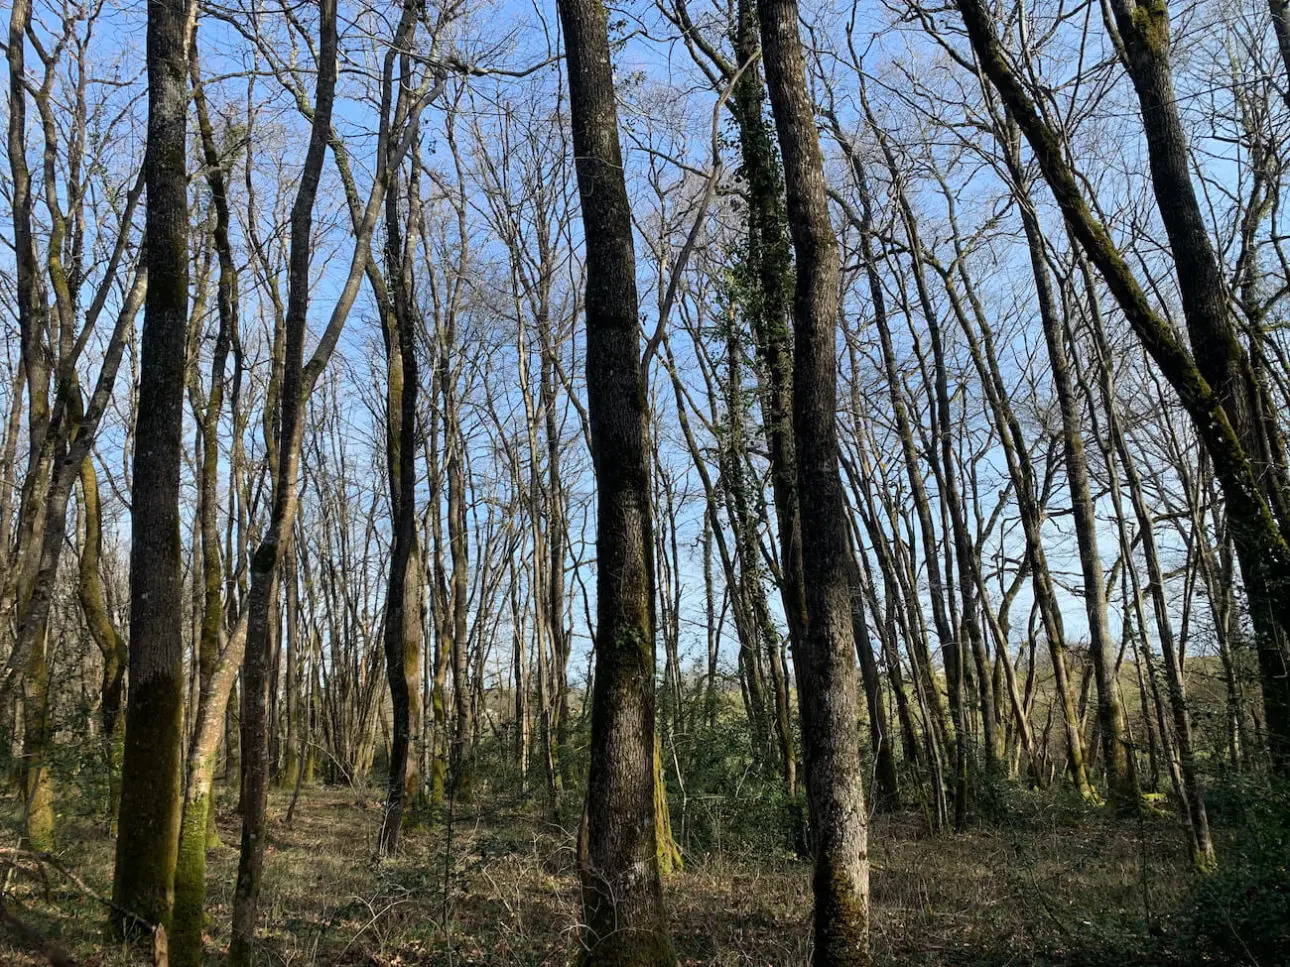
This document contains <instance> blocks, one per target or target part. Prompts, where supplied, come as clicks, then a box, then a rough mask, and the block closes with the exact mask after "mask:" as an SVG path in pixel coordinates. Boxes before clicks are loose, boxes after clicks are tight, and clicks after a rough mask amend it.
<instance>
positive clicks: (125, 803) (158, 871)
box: [112, 0, 190, 934]
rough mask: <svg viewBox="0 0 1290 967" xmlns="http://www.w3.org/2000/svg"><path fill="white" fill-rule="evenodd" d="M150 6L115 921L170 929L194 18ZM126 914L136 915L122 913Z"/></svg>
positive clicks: (178, 793) (178, 726)
mask: <svg viewBox="0 0 1290 967" xmlns="http://www.w3.org/2000/svg"><path fill="white" fill-rule="evenodd" d="M189 7H190V5H189V4H188V3H187V2H185V0H149V4H148V35H147V48H148V50H147V60H148V148H147V156H146V159H145V162H144V163H145V167H146V175H145V177H146V184H147V197H148V214H147V223H146V227H145V229H144V246H143V259H144V265H145V266H146V268H147V272H148V279H149V282H148V293H147V298H146V302H145V305H144V321H143V350H142V358H141V363H140V385H139V409H138V419H137V421H136V424H135V441H134V443H135V445H134V481H133V500H134V504H133V507H132V514H131V525H130V660H129V665H130V672H129V674H130V690H129V701H128V704H127V705H126V721H125V751H124V757H123V763H122V769H121V808H120V819H119V832H118V834H117V841H116V871H115V875H114V878H113V883H112V901H113V903H114V905H115V909H114V912H113V918H112V919H113V922H114V924H115V928H116V930H117V932H118V933H124V934H129V933H133V932H134V928H135V927H136V925H135V924H134V923H132V922H131V919H130V918H131V917H132V916H137V917H140V918H142V919H143V920H145V921H147V922H148V923H150V924H167V925H168V924H169V922H170V914H171V905H172V903H173V902H174V877H175V861H176V858H177V854H178V849H179V821H180V805H181V801H182V799H181V797H182V793H183V778H182V771H181V769H182V749H181V744H182V741H183V714H184V708H183V703H184V656H183V636H182V626H181V622H182V620H183V611H184V608H183V602H182V601H181V598H180V595H181V580H182V575H183V563H182V561H181V557H180V540H179V463H180V455H181V452H182V450H183V442H182V440H181V432H182V428H183V402H184V376H185V363H186V359H187V353H186V351H185V347H186V343H187V338H188V177H187V172H186V169H185V162H186V160H187V138H186V133H187V117H188V56H187V54H188V48H187V44H188V39H189V30H188V14H189ZM122 911H126V912H124V913H123V912H122Z"/></svg>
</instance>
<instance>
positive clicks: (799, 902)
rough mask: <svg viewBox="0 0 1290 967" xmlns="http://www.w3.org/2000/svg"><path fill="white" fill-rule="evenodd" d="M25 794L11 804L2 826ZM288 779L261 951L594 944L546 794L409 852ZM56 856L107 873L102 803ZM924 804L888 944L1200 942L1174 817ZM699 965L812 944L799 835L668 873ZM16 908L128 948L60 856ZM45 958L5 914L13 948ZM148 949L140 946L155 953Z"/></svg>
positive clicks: (874, 844)
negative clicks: (794, 850)
mask: <svg viewBox="0 0 1290 967" xmlns="http://www.w3.org/2000/svg"><path fill="white" fill-rule="evenodd" d="M15 808H16V806H15V804H14V803H12V802H6V803H4V805H3V813H4V817H3V818H4V820H5V824H4V829H5V830H6V833H5V834H4V836H5V840H6V842H5V843H4V845H5V846H9V847H12V846H16V845H17V842H16V836H15V834H14V832H13V831H14V830H16V829H17V828H18V826H17V818H18V817H17V815H16V814H15V813H14V812H13V810H14V809H15ZM286 808H287V796H286V795H285V794H283V795H281V796H279V795H275V796H274V798H273V800H272V802H271V804H270V826H271V841H270V845H269V847H268V855H267V857H266V861H265V882H264V890H263V894H262V907H261V910H262V923H263V929H262V931H261V936H262V941H263V955H264V956H263V962H264V963H265V964H272V965H290V967H304V965H314V964H354V965H358V964H363V965H378V967H394V965H409V964H434V965H445V967H448V965H475V964H479V965H483V964H488V965H515V967H521V965H523V967H538V965H561V967H563V965H566V964H568V963H570V962H571V960H572V957H573V955H574V954H575V952H576V950H577V944H578V919H579V918H578V891H577V878H576V875H575V869H574V860H575V852H574V830H572V829H570V828H562V827H561V826H560V825H558V824H554V823H551V822H548V821H546V820H544V819H543V818H542V817H541V816H540V815H537V814H536V813H535V812H534V811H532V810H525V809H519V808H499V807H491V808H488V807H477V808H475V809H456V810H455V811H454V812H455V814H454V815H453V816H452V817H451V821H447V820H445V821H443V822H440V823H437V824H435V825H434V826H433V827H425V828H419V829H413V830H410V831H409V832H408V834H407V835H406V837H405V840H404V851H403V853H402V855H400V856H399V857H398V858H396V859H394V860H388V861H385V862H377V861H376V860H375V859H374V853H375V834H376V830H377V826H378V823H379V819H380V807H379V803H378V802H377V800H376V798H375V794H366V795H364V794H360V793H358V792H356V791H354V790H350V789H314V790H306V791H305V793H304V795H303V796H302V798H301V802H300V804H299V806H298V807H297V811H296V816H295V821H294V823H293V824H292V825H291V826H290V827H288V826H286V825H285V823H284V816H285V813H286ZM62 823H63V825H62V832H61V836H60V840H61V842H62V843H63V844H64V846H63V848H62V849H61V850H60V852H59V854H58V855H59V857H60V861H61V862H62V863H63V864H64V865H65V866H66V867H67V868H68V869H69V870H73V871H75V872H76V873H77V874H78V875H79V876H80V877H81V878H82V879H83V881H84V883H85V885H86V886H87V887H89V888H91V889H93V890H95V891H97V892H100V893H102V894H104V895H106V894H107V893H109V892H110V886H111V864H112V841H111V838H110V837H109V835H108V831H107V828H106V824H105V823H104V821H102V820H101V819H95V818H91V817H85V816H64V817H62ZM218 826H219V832H220V835H221V837H222V839H223V841H224V844H225V845H223V846H221V847H219V848H217V849H215V850H213V851H212V853H211V855H210V863H209V884H210V886H209V889H210V897H209V909H210V914H211V919H210V927H209V932H208V935H207V950H208V955H207V959H208V962H209V963H222V962H223V951H224V950H225V949H226V947H227V943H228V939H229V937H228V924H229V918H230V907H231V903H232V894H233V881H234V877H235V875H236V868H237V849H236V844H237V841H238V835H239V830H238V823H237V817H236V815H235V812H234V810H233V808H232V803H231V802H229V803H225V802H223V801H222V800H221V803H220V811H219V814H218ZM922 826H923V824H922V823H921V821H920V820H919V818H918V817H917V816H913V815H897V816H879V817H877V818H876V819H875V820H874V822H873V825H872V829H871V860H872V864H873V876H872V901H873V913H872V922H873V949H874V957H875V962H876V963H878V964H902V965H903V964H909V965H913V964H928V965H946V967H948V965H966V964H990V965H1005V964H1016V965H1028V964H1071V965H1077V964H1089V965H1103V964H1105V965H1111V964H1143V965H1145V964H1169V963H1182V962H1185V961H1194V960H1195V958H1196V957H1197V956H1198V955H1197V954H1196V952H1195V951H1190V952H1188V951H1186V950H1184V949H1183V948H1182V947H1181V946H1180V943H1181V942H1180V941H1177V939H1176V938H1174V937H1172V936H1171V934H1172V932H1173V931H1172V925H1171V916H1170V914H1171V912H1172V911H1173V910H1174V909H1175V907H1176V906H1177V904H1178V901H1179V898H1180V897H1181V896H1182V894H1183V892H1184V891H1185V889H1186V886H1187V877H1188V874H1187V873H1186V872H1185V869H1186V864H1185V861H1184V859H1183V857H1182V856H1181V855H1180V850H1179V849H1178V845H1179V843H1180V841H1181V837H1180V836H1179V834H1178V830H1177V828H1176V827H1175V826H1174V825H1173V822H1172V821H1171V820H1169V819H1167V818H1163V817H1162V818H1158V819H1157V818H1148V819H1144V820H1142V821H1140V822H1137V823H1131V824H1130V825H1129V827H1128V828H1126V827H1125V826H1124V825H1123V824H1120V825H1116V824H1115V823H1113V822H1112V821H1111V820H1110V819H1109V818H1108V819H1106V820H1105V821H1102V820H1100V819H1095V820H1094V821H1093V822H1089V821H1088V818H1087V817H1085V818H1083V819H1081V821H1080V822H1079V823H1078V824H1075V823H1068V822H1064V821H1063V820H1062V817H1061V816H1060V815H1058V814H1056V813H1055V814H1054V815H1053V816H1052V817H1048V818H1045V817H1043V816H1040V817H1037V818H1030V819H1028V820H1027V821H1026V823H1024V824H1018V825H1013V826H1007V827H1003V828H986V827H981V828H974V829H971V830H969V831H967V832H964V833H957V834H955V833H946V834H940V835H934V836H933V835H927V834H926V833H925V832H923V830H922ZM665 890H666V896H667V905H668V911H669V916H670V920H671V930H672V936H673V939H674V942H675V944H676V948H677V952H678V955H679V957H680V960H681V963H682V964H685V965H721V967H735V965H749V967H752V965H757V967H788V965H803V967H805V965H806V964H808V963H809V957H810V941H809V937H810V929H809V928H810V875H809V865H808V864H807V863H805V862H803V861H800V860H797V859H795V858H794V857H792V856H791V855H783V856H765V855H748V854H732V853H720V854H710V855H706V856H688V857H686V868H685V870H684V871H683V872H680V873H677V874H675V875H673V876H670V877H668V878H667V880H666V882H665ZM6 910H7V911H8V912H9V913H10V914H11V915H13V916H14V917H16V918H18V919H19V920H20V921H21V922H22V923H24V924H26V925H27V926H29V927H31V928H34V929H35V930H37V931H39V932H40V933H41V934H43V935H44V936H45V937H46V938H48V939H50V940H52V941H55V942H57V943H58V944H59V945H61V946H62V947H63V948H64V949H65V950H66V951H67V952H68V953H69V954H70V955H71V956H72V957H73V958H74V961H75V962H76V963H79V964H84V965H103V967H108V965H124V964H131V963H134V962H136V961H135V960H133V959H132V956H131V954H130V952H129V951H126V950H124V949H122V948H120V947H116V946H112V945H108V944H106V942H105V940H104V937H103V924H104V922H105V917H104V911H103V909H102V907H101V906H100V905H99V904H98V903H97V901H95V900H93V899H92V898H90V897H88V896H87V895H85V894H84V893H83V892H82V891H81V890H80V889H79V888H78V887H76V886H74V885H72V884H71V883H70V882H69V881H68V880H67V879H66V878H65V877H63V876H62V875H60V874H59V873H58V872H57V871H55V870H52V869H49V870H46V875H45V879H44V880H43V881H42V879H41V878H40V877H39V876H33V875H32V874H31V872H30V871H26V872H24V871H19V870H14V871H11V872H10V873H9V874H8V891H7V896H6ZM46 962H47V960H45V959H42V958H41V957H39V956H36V955H35V954H34V953H32V951H31V947H30V938H28V939H27V940H26V941H23V940H21V939H20V938H19V936H18V934H17V933H16V932H15V930H14V928H13V927H12V926H8V927H5V926H0V963H3V964H13V965H28V964H39V963H46ZM139 962H142V961H139Z"/></svg>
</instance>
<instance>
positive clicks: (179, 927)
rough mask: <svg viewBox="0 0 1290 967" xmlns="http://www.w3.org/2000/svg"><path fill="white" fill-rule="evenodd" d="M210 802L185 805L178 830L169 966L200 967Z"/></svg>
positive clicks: (202, 798) (204, 799) (201, 800)
mask: <svg viewBox="0 0 1290 967" xmlns="http://www.w3.org/2000/svg"><path fill="white" fill-rule="evenodd" d="M210 807H211V803H210V799H209V797H207V796H199V797H197V798H195V799H193V801H192V802H190V803H189V804H188V808H187V809H186V810H185V811H184V819H183V823H182V824H181V825H180V829H179V862H178V864H177V865H176V867H175V910H174V918H173V921H172V927H171V933H170V957H171V960H170V962H171V964H172V967H200V965H201V962H202V927H203V926H204V918H205V912H206V831H207V817H208V816H209V815H211V814H212V813H213V810H212V809H211V808H210Z"/></svg>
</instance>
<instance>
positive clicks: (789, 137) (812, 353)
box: [757, 0, 870, 967]
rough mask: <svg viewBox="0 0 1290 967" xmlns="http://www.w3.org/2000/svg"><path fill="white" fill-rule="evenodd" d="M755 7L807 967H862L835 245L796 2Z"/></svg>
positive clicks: (861, 823) (864, 920)
mask: <svg viewBox="0 0 1290 967" xmlns="http://www.w3.org/2000/svg"><path fill="white" fill-rule="evenodd" d="M757 9H758V14H759V16H760V19H761V37H762V56H763V61H764V63H765V65H766V86H767V89H768V90H769V93H770V102H771V107H772V109H773V111H774V115H775V125H776V129H777V131H778V134H779V147H780V153H781V155H782V157H783V160H784V180H785V186H786V189H787V190H786V197H787V203H788V215H789V225H790V226H791V228H792V237H793V247H794V251H795V253H796V255H797V281H796V290H795V293H794V321H795V323H796V339H795V344H794V350H795V352H794V359H793V364H794V379H793V432H794V437H795V439H796V445H797V446H796V450H797V484H798V495H799V511H800V515H801V528H802V560H803V565H804V566H803V576H804V579H805V589H806V630H805V634H804V635H803V637H802V640H801V642H800V644H799V645H798V647H797V649H796V653H795V654H794V666H795V667H796V669H797V684H798V690H799V694H800V700H799V702H798V705H799V707H800V708H801V715H802V746H803V752H804V758H805V764H806V790H807V801H808V805H809V809H810V817H811V828H812V832H813V835H814V846H815V868H814V873H813V876H812V888H813V890H814V893H815V950H814V954H813V963H815V964H816V965H820V967H826V965H827V967H834V965H868V964H869V963H870V957H869V860H868V829H867V825H866V816H865V802H864V788H863V786H862V784H861V770H860V760H859V754H858V752H859V743H860V739H859V735H858V734H857V731H858V730H857V728H856V721H857V697H856V676H855V666H854V658H853V655H854V653H855V652H854V649H855V642H854V639H853V638H852V632H851V589H850V585H849V582H848V566H847V561H848V558H849V556H850V553H851V552H850V548H849V547H848V546H847V524H846V520H847V517H846V506H845V502H844V498H843V493H842V481H841V479H840V477H839V475H838V440H837V358H836V348H835V345H834V336H835V332H836V327H837V315H838V272H839V268H838V252H837V241H836V239H835V238H834V235H833V227H832V225H831V224H830V222H829V211H828V199H827V194H826V186H825V181H824V163H823V158H822V157H821V154H820V147H819V138H818V136H817V134H816V130H815V112H814V108H813V106H812V104H811V99H810V95H809V93H808V91H807V87H806V72H805V65H804V63H803V57H802V47H801V42H800V40H799V38H798V32H797V17H798V14H797V3H796V0H759V2H758V4H757Z"/></svg>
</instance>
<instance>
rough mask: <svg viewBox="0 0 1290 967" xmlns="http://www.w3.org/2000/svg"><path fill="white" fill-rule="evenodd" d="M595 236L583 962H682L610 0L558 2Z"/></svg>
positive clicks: (582, 188) (590, 270) (589, 243)
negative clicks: (670, 929)
mask: <svg viewBox="0 0 1290 967" xmlns="http://www.w3.org/2000/svg"><path fill="white" fill-rule="evenodd" d="M559 11H560V20H561V23H562V24H563V26H564V32H565V49H566V55H565V57H566V61H567V64H568V76H569V101H570V120H571V123H572V128H573V155H574V159H575V163H576V167H577V174H578V191H579V197H580V199H581V202H582V223H583V234H584V237H585V240H586V260H587V267H586V278H587V282H586V294H585V297H584V301H585V306H586V316H587V360H586V367H587V404H588V413H589V417H590V424H591V453H592V462H593V464H594V466H595V473H596V555H597V564H596V582H597V583H596V588H597V590H596V640H595V662H596V669H595V684H594V686H593V691H592V698H591V704H592V709H591V769H590V775H589V777H588V780H587V836H586V850H587V855H586V861H585V862H584V863H583V864H582V897H583V907H584V910H585V923H586V928H585V934H584V942H585V945H586V949H585V951H584V952H583V954H582V963H583V965H584V967H600V965H606V967H608V965H614V967H618V965H622V967H626V965H642V967H645V965H648V967H656V965H665V964H673V963H675V962H676V955H675V954H674V953H673V951H672V944H671V941H670V939H669V938H668V935H667V932H666V928H665V924H664V919H663V897H662V885H661V883H660V879H659V868H658V852H657V829H656V824H655V811H654V809H655V801H654V797H655V770H654V654H655V644H654V600H653V598H654V537H653V533H652V531H653V521H652V519H651V518H652V508H651V506H650V475H649V443H648V433H649V425H648V410H647V408H646V400H645V389H644V381H643V379H642V374H641V366H640V337H639V331H638V326H639V322H638V319H637V311H638V303H637V296H636V259H635V254H634V252H633V244H632V224H631V210H630V207H629V202H628V199H627V186H626V183H625V181H624V178H623V161H622V151H621V148H620V146H619V142H618V112H617V107H616V105H615V103H614V78H613V67H612V65H611V63H610V57H609V35H608V22H607V18H608V14H607V11H606V9H605V7H604V5H603V4H601V3H600V0H560V2H559Z"/></svg>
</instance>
